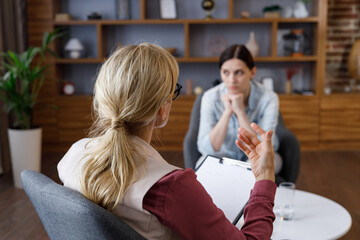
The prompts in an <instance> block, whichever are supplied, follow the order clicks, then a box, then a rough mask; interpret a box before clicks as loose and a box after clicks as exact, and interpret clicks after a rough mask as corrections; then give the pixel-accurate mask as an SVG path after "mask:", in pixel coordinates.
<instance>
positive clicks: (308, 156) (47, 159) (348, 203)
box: [0, 151, 360, 240]
mask: <svg viewBox="0 0 360 240" xmlns="http://www.w3.org/2000/svg"><path fill="white" fill-rule="evenodd" d="M62 155H63V153H57V154H55V153H52V154H45V155H44V156H43V166H42V172H43V173H45V174H46V175H48V176H49V177H51V178H52V179H54V180H55V181H57V182H59V179H58V177H57V172H56V165H57V162H58V161H59V160H60V159H61V157H62ZM162 155H163V156H164V158H165V159H167V160H168V161H169V162H170V163H172V164H174V165H177V166H179V167H183V157H182V153H181V152H165V153H162ZM301 161H302V162H301V170H300V175H299V178H298V181H297V188H298V189H301V190H305V191H309V192H313V193H316V194H320V195H322V196H325V197H327V198H330V199H332V200H334V201H336V202H338V203H339V204H341V205H342V206H344V207H345V208H346V209H347V210H348V211H349V212H350V214H351V216H352V221H353V222H352V226H351V229H350V231H349V232H348V233H347V234H346V235H345V236H343V237H342V238H341V239H346V240H358V239H360V206H359V205H360V187H359V185H360V151H350V152H325V151H311V152H309V151H308V152H302V156H301ZM0 239H1V240H3V239H4V240H5V239H8V240H10V239H11V240H12V239H13V240H19V239H26V240H27V239H32V240H36V239H49V238H48V237H47V235H46V232H45V230H44V228H43V227H42V224H41V222H40V220H39V218H38V217H37V215H36V212H35V210H34V209H33V207H32V205H31V203H30V201H29V200H28V198H27V197H26V195H25V193H24V191H23V190H20V189H15V188H14V187H13V186H12V179H11V174H7V175H2V176H0Z"/></svg>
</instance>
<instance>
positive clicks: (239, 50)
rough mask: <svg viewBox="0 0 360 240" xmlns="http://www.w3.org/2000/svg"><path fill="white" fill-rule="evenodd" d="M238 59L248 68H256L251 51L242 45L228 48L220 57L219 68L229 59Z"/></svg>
mask: <svg viewBox="0 0 360 240" xmlns="http://www.w3.org/2000/svg"><path fill="white" fill-rule="evenodd" d="M233 58H237V59H240V60H241V61H243V62H244V63H245V64H246V66H247V67H248V68H249V69H250V70H251V69H253V67H255V64H254V59H253V57H252V55H251V53H250V52H249V50H248V49H247V48H246V47H245V46H244V45H240V44H234V45H231V46H230V47H228V48H226V49H225V50H224V51H223V52H222V53H221V55H220V61H219V68H221V66H222V65H223V63H224V62H226V61H227V60H229V59H233Z"/></svg>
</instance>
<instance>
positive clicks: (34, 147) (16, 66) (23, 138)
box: [0, 29, 62, 188]
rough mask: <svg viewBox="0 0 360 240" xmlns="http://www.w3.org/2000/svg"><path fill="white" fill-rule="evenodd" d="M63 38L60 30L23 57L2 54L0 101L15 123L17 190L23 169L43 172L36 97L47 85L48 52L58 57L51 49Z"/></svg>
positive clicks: (11, 138) (13, 148)
mask: <svg viewBox="0 0 360 240" xmlns="http://www.w3.org/2000/svg"><path fill="white" fill-rule="evenodd" d="M61 35H62V33H61V32H60V31H59V30H57V29H56V30H54V31H53V32H50V33H48V32H46V33H45V34H44V36H43V42H42V46H40V47H29V48H28V49H27V50H26V51H24V52H23V53H21V54H17V53H15V52H13V51H7V52H3V53H1V57H2V62H1V68H2V69H1V72H2V73H4V74H3V75H2V76H1V77H0V99H1V100H2V101H3V102H4V103H5V106H4V110H5V111H6V112H8V113H13V114H14V115H13V117H14V122H12V123H10V128H9V129H8V135H9V145H10V154H11V163H12V170H13V178H14V183H15V187H18V188H21V187H22V185H21V182H20V173H21V171H22V170H24V169H32V170H36V171H40V167H41V136H42V134H41V133H42V129H41V128H36V127H35V126H34V125H33V122H32V117H33V111H34V107H35V106H36V104H37V97H38V95H39V92H40V90H41V88H42V86H43V83H44V77H45V74H46V73H45V70H46V68H47V67H48V66H47V65H44V58H45V53H46V52H49V53H51V54H52V55H55V53H54V52H53V51H51V50H50V49H49V48H48V46H49V44H50V43H51V42H52V41H53V40H54V39H55V38H58V37H60V36H61Z"/></svg>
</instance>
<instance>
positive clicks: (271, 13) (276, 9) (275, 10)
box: [263, 4, 282, 18]
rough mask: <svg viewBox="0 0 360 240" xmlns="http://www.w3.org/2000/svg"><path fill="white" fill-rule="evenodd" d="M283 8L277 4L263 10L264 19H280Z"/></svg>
mask: <svg viewBox="0 0 360 240" xmlns="http://www.w3.org/2000/svg"><path fill="white" fill-rule="evenodd" d="M281 10H282V7H280V6H279V5H277V4H274V5H270V6H266V7H264V8H263V13H264V18H279V17H280V12H281Z"/></svg>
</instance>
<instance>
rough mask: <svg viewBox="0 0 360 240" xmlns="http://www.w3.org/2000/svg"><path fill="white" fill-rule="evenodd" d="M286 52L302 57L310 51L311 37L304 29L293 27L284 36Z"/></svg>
mask: <svg viewBox="0 0 360 240" xmlns="http://www.w3.org/2000/svg"><path fill="white" fill-rule="evenodd" d="M283 39H284V50H285V54H286V55H289V56H292V57H302V56H304V55H305V54H307V53H308V52H309V48H310V47H309V45H310V41H309V37H308V36H307V35H306V34H305V31H304V29H293V30H291V32H290V33H288V34H286V35H284V36H283Z"/></svg>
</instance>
